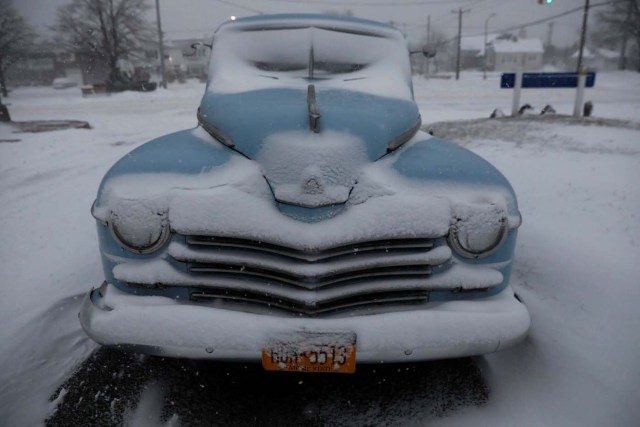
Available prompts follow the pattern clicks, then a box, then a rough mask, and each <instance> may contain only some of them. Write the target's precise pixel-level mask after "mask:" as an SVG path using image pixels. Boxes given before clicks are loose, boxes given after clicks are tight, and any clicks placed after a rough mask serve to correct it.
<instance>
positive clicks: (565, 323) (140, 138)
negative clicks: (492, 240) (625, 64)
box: [0, 73, 640, 426]
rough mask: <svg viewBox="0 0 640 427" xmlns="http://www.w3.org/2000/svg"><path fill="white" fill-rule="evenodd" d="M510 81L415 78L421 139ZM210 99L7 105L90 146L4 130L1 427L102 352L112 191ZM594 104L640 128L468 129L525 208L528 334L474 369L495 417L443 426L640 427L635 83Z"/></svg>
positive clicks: (503, 125)
mask: <svg viewBox="0 0 640 427" xmlns="http://www.w3.org/2000/svg"><path fill="white" fill-rule="evenodd" d="M498 78H499V77H498V75H497V74H491V75H490V76H489V79H487V80H483V79H482V76H481V75H480V74H479V73H463V74H462V78H461V80H460V81H455V80H452V79H451V80H443V79H430V80H423V79H420V78H417V79H416V80H415V92H416V99H417V101H418V104H419V105H420V108H421V112H422V117H423V121H424V122H425V123H434V122H441V121H453V120H469V119H477V118H484V117H487V116H488V115H489V113H490V112H491V111H492V110H493V109H494V108H496V107H499V108H501V109H503V110H504V111H505V112H508V111H509V110H510V105H511V91H510V90H504V89H498V86H499V84H498ZM203 90H204V86H203V85H202V84H200V83H197V82H188V83H187V84H185V85H178V84H176V85H173V86H171V87H170V88H169V89H168V90H159V91H156V92H154V93H148V94H139V93H123V94H118V95H112V96H95V97H88V98H82V97H81V96H80V91H79V89H78V88H72V89H66V90H53V89H51V88H23V89H16V90H15V91H14V92H13V93H12V94H11V97H10V98H8V99H5V102H9V103H10V104H11V105H10V107H9V108H10V112H11V115H12V118H13V119H14V120H16V121H23V120H43V119H79V120H86V121H88V122H90V124H91V126H92V127H93V128H92V129H91V130H86V129H74V130H64V131H55V132H46V133H35V134H29V133H12V131H13V129H12V128H10V127H9V126H6V125H2V126H0V141H2V140H15V139H20V140H21V141H20V142H0V236H2V237H1V238H0V325H1V326H0V343H1V344H0V425H7V426H31V425H39V424H41V423H43V421H44V419H45V418H46V417H47V416H48V415H49V414H50V413H51V411H52V410H54V409H55V402H53V403H52V402H50V401H49V398H50V397H51V395H53V394H54V393H55V392H56V390H57V388H58V387H59V386H60V385H61V384H62V383H63V382H64V380H65V379H66V378H67V377H69V376H70V375H71V374H72V372H73V371H74V369H75V368H77V366H78V365H79V364H80V363H81V362H82V361H83V360H85V359H86V358H87V357H88V356H89V355H90V354H91V352H92V351H93V350H94V349H95V348H96V346H95V344H93V343H92V342H91V341H90V340H89V339H88V338H86V337H85V335H84V333H83V332H82V331H81V329H80V325H79V323H78V321H77V312H78V307H79V304H80V299H81V297H82V295H83V294H84V293H86V292H87V291H88V290H89V289H90V288H91V287H92V286H95V285H97V284H99V283H100V282H101V280H102V272H101V266H100V261H99V256H98V250H97V242H96V235H95V230H94V222H93V219H92V218H91V216H90V214H89V207H90V206H91V203H92V201H93V199H94V197H95V192H96V189H97V187H98V183H99V181H100V179H101V177H102V175H103V174H104V173H105V172H106V171H107V169H108V168H109V167H110V165H112V164H113V163H114V162H115V161H116V160H117V159H118V158H120V157H121V156H123V155H125V154H126V153H127V152H128V151H130V150H131V149H133V148H134V147H136V146H138V145H140V144H142V143H143V142H144V141H146V140H148V139H150V138H153V137H156V136H159V135H162V134H165V133H168V132H171V131H175V130H179V129H184V128H189V127H193V126H194V125H195V124H196V119H195V112H196V108H197V105H198V103H199V100H200V97H201V95H202V93H203ZM573 97H574V92H573V91H572V90H567V89H564V90H557V91H551V90H524V91H523V94H522V102H523V103H524V102H528V103H530V104H532V105H533V106H534V107H537V108H541V107H543V106H544V105H546V104H552V105H553V106H554V107H555V108H556V110H557V111H558V113H562V114H570V113H571V112H572V111H573ZM585 99H586V100H592V101H593V103H594V115H595V116H596V117H600V118H608V119H617V120H622V121H628V122H631V123H632V124H630V125H625V124H624V123H618V124H617V125H616V126H608V125H606V123H605V124H597V123H591V124H589V125H585V124H584V123H578V122H572V121H562V120H542V121H541V120H532V121H519V122H509V121H504V122H492V123H494V124H491V125H489V126H487V124H486V122H484V124H483V123H480V124H478V125H477V129H478V135H481V137H480V138H477V137H474V129H476V128H474V126H475V125H474V122H466V123H463V124H460V126H459V127H458V129H457V135H460V138H461V141H460V142H461V143H462V144H464V145H465V146H466V147H467V148H469V149H471V150H473V151H475V152H476V153H478V154H480V155H482V156H483V157H485V158H486V159H488V160H489V161H491V162H492V163H493V164H495V165H496V166H497V167H498V168H499V169H500V170H501V171H502V172H503V173H504V174H505V175H506V176H507V178H508V179H509V180H510V181H511V183H512V184H513V186H514V188H515V190H516V193H517V194H518V196H519V201H520V208H521V211H522V214H523V217H524V224H523V226H522V227H521V229H520V234H519V241H518V247H517V250H516V257H517V259H516V263H515V266H514V272H513V280H512V283H513V284H514V287H515V288H516V290H517V292H518V293H519V294H520V295H521V296H522V298H523V300H524V301H525V303H526V304H527V306H528V307H529V310H530V312H531V316H532V328H531V332H530V335H529V337H528V339H527V340H526V341H525V342H524V343H523V344H522V345H520V346H518V347H516V348H513V349H511V350H507V351H503V352H501V353H496V354H492V355H488V356H486V357H484V358H479V362H478V363H479V365H480V366H481V368H482V374H483V376H484V378H485V381H486V383H487V385H488V386H489V389H490V395H489V400H488V403H487V404H486V405H483V406H480V407H468V408H466V409H461V410H459V411H457V412H455V413H453V414H450V415H448V416H447V417H446V418H442V419H439V420H435V421H436V423H437V424H439V425H447V426H449V425H469V424H473V425H504V426H512V425H523V426H542V425H545V426H546V425H548V426H571V425H573V426H602V425H607V426H631V425H639V424H640V406H639V405H638V403H639V402H638V397H637V396H638V393H637V387H638V384H640V369H638V362H640V310H638V308H637V304H638V302H639V301H640V280H639V279H638V278H639V277H640V262H638V261H639V260H640V185H638V183H640V130H638V129H639V126H640V114H639V113H638V110H639V109H640V74H634V73H601V74H599V75H598V77H597V81H596V87H595V88H594V89H589V90H588V91H587V95H586V97H585ZM487 129H489V130H487ZM63 398H64V396H63V394H62V395H60V396H59V399H63ZM87 398H93V396H87ZM95 398H96V399H97V398H98V397H97V396H96V397H95ZM414 403H415V402H414ZM145 405H147V403H145ZM145 405H141V406H145ZM145 407H147V406H145ZM150 408H153V405H151V406H150ZM398 411H399V413H402V408H398ZM407 414H411V415H410V416H409V415H407V417H408V418H407V419H406V420H403V419H402V418H399V419H397V418H396V419H394V420H393V423H399V424H418V425H419V424H421V420H422V418H421V412H420V410H419V408H418V409H417V410H416V409H415V408H412V410H411V411H407ZM136 416H140V414H139V412H138V415H136ZM351 416H352V417H356V418H354V419H353V421H354V423H355V424H358V422H357V421H358V418H357V414H351ZM153 418H154V419H158V416H157V415H154V416H153ZM136 419H137V418H136V417H135V416H134V417H133V418H132V420H134V421H132V422H135V420H136ZM173 421H175V419H173ZM368 421H369V422H370V421H371V419H368ZM387 421H388V420H387ZM433 421H434V420H431V421H430V423H432V422H433ZM178 422H179V419H178ZM381 422H385V420H381Z"/></svg>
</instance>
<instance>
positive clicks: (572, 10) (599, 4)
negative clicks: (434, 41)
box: [450, 0, 627, 40]
mask: <svg viewBox="0 0 640 427" xmlns="http://www.w3.org/2000/svg"><path fill="white" fill-rule="evenodd" d="M620 1H627V0H610V1H606V2H602V3H596V4H592V5H590V6H589V9H593V8H594V7H599V6H607V5H611V4H613V3H618V2H620ZM583 10H584V6H579V7H576V8H574V9H570V10H567V11H565V12H561V13H558V14H557V15H553V16H549V17H547V18H543V19H538V20H536V21H532V22H527V23H524V24H518V25H514V26H511V27H507V28H502V29H500V30H496V31H494V32H495V33H506V32H509V31H514V30H519V29H520V28H527V27H532V26H534V25H538V24H543V23H545V22H548V21H551V20H553V19H556V18H561V17H563V16H567V15H571V14H572V13H576V12H580V11H583ZM481 35H482V34H481V33H478V34H465V37H473V36H481ZM454 38H455V37H453V38H451V39H450V40H453V39H454Z"/></svg>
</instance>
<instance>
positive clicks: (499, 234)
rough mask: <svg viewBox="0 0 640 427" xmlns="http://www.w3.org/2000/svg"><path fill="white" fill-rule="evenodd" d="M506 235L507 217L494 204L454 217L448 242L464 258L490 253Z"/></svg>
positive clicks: (483, 255)
mask: <svg viewBox="0 0 640 427" xmlns="http://www.w3.org/2000/svg"><path fill="white" fill-rule="evenodd" d="M506 236H507V217H506V215H504V213H502V212H500V211H499V210H497V209H496V208H495V206H491V205H489V206H487V209H478V210H472V211H469V212H468V214H467V215H465V216H463V217H458V218H456V221H455V223H454V224H453V225H452V226H451V228H450V230H449V238H448V240H449V244H450V246H451V248H452V249H453V250H454V251H456V252H457V253H458V255H460V256H463V257H465V258H482V257H486V256H489V255H491V254H492V253H493V252H495V251H496V250H497V249H498V247H499V246H500V245H501V244H502V242H503V241H504V239H505V237H506Z"/></svg>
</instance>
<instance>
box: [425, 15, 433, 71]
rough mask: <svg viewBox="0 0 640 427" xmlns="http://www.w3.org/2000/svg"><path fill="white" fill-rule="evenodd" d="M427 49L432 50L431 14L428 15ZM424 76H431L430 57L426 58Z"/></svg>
mask: <svg viewBox="0 0 640 427" xmlns="http://www.w3.org/2000/svg"><path fill="white" fill-rule="evenodd" d="M426 47H427V49H429V51H431V15H428V16H427V46H426ZM424 68H425V70H424V78H425V79H428V78H429V57H426V58H424Z"/></svg>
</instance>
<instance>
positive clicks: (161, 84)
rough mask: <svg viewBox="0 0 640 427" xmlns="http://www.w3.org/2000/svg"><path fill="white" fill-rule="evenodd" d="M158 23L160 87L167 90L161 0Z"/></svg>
mask: <svg viewBox="0 0 640 427" xmlns="http://www.w3.org/2000/svg"><path fill="white" fill-rule="evenodd" d="M156 22H157V23H158V43H159V45H160V86H161V87H162V88H163V89H166V88H167V80H166V79H165V73H164V42H163V40H162V23H161V21H160V0H156Z"/></svg>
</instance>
